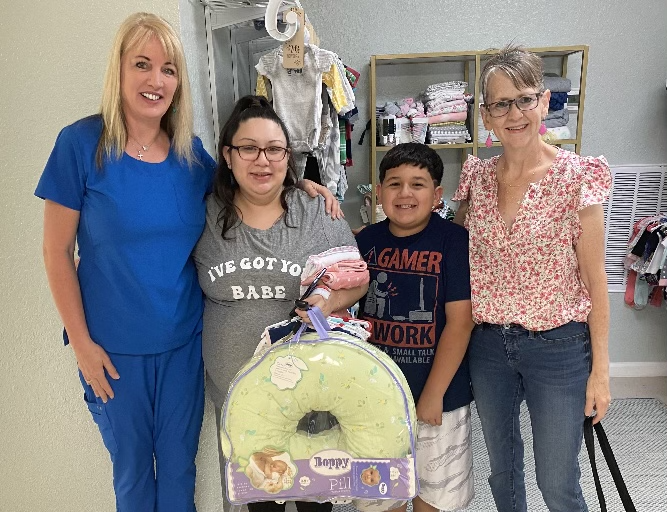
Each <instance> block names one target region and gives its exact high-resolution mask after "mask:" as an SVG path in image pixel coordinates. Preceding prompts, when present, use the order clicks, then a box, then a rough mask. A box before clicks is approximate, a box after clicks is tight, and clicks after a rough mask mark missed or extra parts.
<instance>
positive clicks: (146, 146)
mask: <svg viewBox="0 0 667 512" xmlns="http://www.w3.org/2000/svg"><path fill="white" fill-rule="evenodd" d="M159 136H160V132H158V133H157V135H156V136H155V138H154V139H153V140H152V141H151V143H150V144H141V143H140V142H139V141H138V140H137V139H135V138H134V137H132V135H129V137H130V140H131V141H132V142H133V143H134V145H135V146H137V157H138V158H139V160H141V161H142V162H143V160H144V154H143V153H142V152H141V151H142V150H143V151H146V152H148V150H149V149H151V146H152V145H153V144H155V141H157V139H158V137H159Z"/></svg>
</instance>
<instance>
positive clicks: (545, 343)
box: [454, 47, 611, 512]
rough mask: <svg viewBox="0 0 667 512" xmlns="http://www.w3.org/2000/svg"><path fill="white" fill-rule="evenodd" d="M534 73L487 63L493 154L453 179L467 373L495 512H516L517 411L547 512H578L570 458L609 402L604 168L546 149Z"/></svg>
mask: <svg viewBox="0 0 667 512" xmlns="http://www.w3.org/2000/svg"><path fill="white" fill-rule="evenodd" d="M542 76H543V67H542V60H541V59H540V58H539V57H538V56H537V55H535V54H533V53H530V52H527V51H525V50H523V49H522V48H519V47H507V48H504V49H502V50H501V51H500V52H499V53H498V54H496V55H494V56H492V57H491V59H490V60H489V61H488V62H487V63H486V65H485V67H484V69H483V71H482V74H481V77H480V86H481V91H482V95H483V98H484V104H483V107H482V118H483V121H484V126H485V127H486V129H488V130H493V131H494V132H495V134H496V137H497V138H498V139H499V140H500V142H501V143H502V145H503V154H502V155H500V156H496V157H493V158H490V159H488V160H480V159H478V158H476V157H472V156H471V157H470V158H468V160H467V161H466V163H465V164H464V166H463V172H462V174H461V181H460V184H459V188H458V190H457V191H456V194H455V195H454V199H455V200H458V201H460V208H459V211H458V213H457V217H456V219H455V222H458V223H460V224H464V225H465V226H466V227H467V228H468V230H469V232H470V272H471V276H470V277H471V286H472V305H473V316H474V319H475V322H476V323H477V324H478V325H477V326H476V327H475V329H474V331H473V335H472V338H471V341H470V348H469V351H470V352H469V354H470V373H471V379H472V385H473V391H474V394H475V401H476V403H477V410H478V412H479V416H480V419H481V422H482V429H483V431H484V439H485V442H486V446H487V450H488V452H489V458H490V462H491V476H490V477H489V483H490V485H491V490H492V492H493V496H494V500H495V502H496V507H497V508H498V510H499V511H501V512H504V511H510V510H511V511H525V510H527V505H526V492H525V486H524V471H523V467H524V464H523V453H524V451H523V442H522V439H521V432H520V429H519V408H520V405H521V402H522V401H523V400H525V401H526V405H527V407H528V411H529V413H530V417H531V424H532V430H533V438H534V453H535V465H536V476H537V483H538V486H539V488H540V490H541V491H542V496H543V497H544V501H545V502H546V504H547V506H548V508H549V510H551V511H557V510H558V511H565V510H567V511H569V512H573V511H586V510H588V509H587V507H586V503H585V502H584V498H583V496H582V492H581V487H580V485H579V477H580V471H579V464H578V459H577V457H578V454H579V450H580V447H581V439H582V436H583V425H584V418H585V416H590V415H592V414H593V413H595V414H596V416H595V421H599V420H600V419H601V418H602V417H604V415H605V414H606V412H607V408H608V407H609V403H610V401H611V397H610V392H609V355H608V345H607V338H608V324H609V303H608V295H607V279H606V275H605V271H604V225H603V212H602V204H601V203H602V202H603V201H604V200H605V199H606V197H607V196H608V194H609V191H610V189H611V174H610V171H609V167H608V165H607V161H606V160H605V159H604V157H599V158H591V157H581V156H579V155H577V154H575V153H571V152H569V151H565V150H563V149H559V148H556V147H553V146H550V145H548V144H546V143H544V142H543V141H542V140H541V137H540V133H543V132H544V127H543V126H542V124H543V120H544V118H545V117H546V115H547V111H548V108H549V97H550V92H549V91H548V90H544V86H543V81H542Z"/></svg>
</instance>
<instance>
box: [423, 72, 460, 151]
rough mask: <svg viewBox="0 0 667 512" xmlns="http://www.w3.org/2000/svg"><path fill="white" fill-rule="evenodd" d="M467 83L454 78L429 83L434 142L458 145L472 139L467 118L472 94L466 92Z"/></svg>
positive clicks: (428, 109)
mask: <svg viewBox="0 0 667 512" xmlns="http://www.w3.org/2000/svg"><path fill="white" fill-rule="evenodd" d="M466 87H468V83H467V82H460V81H450V82H441V83H438V84H433V85H429V86H428V87H427V88H426V91H424V94H423V98H424V105H425V107H426V115H427V117H428V124H429V129H428V138H429V142H430V143H431V144H457V143H464V142H468V141H470V133H469V132H468V128H467V127H466V124H465V121H466V120H467V119H468V110H469V106H470V103H471V102H472V96H471V95H470V94H465V90H466Z"/></svg>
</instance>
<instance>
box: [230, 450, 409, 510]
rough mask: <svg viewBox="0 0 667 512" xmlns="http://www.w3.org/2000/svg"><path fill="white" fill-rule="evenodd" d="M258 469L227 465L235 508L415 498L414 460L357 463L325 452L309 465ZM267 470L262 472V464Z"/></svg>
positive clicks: (283, 463) (252, 463) (251, 464)
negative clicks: (293, 502)
mask: <svg viewBox="0 0 667 512" xmlns="http://www.w3.org/2000/svg"><path fill="white" fill-rule="evenodd" d="M281 457H282V458H281V459H280V460H275V459H274V460H273V461H270V462H266V461H265V460H261V461H260V463H259V464H258V463H257V462H256V459H253V458H252V457H251V460H249V461H242V462H246V464H244V467H242V466H241V464H239V463H237V462H234V463H229V462H228V463H227V467H226V472H227V496H228V498H229V501H230V502H231V503H233V504H242V503H249V502H253V501H269V500H276V501H280V500H313V501H330V500H332V499H346V498H352V499H394V500H409V499H412V498H414V496H415V495H416V494H417V482H416V477H415V467H414V459H413V458H412V457H405V458H396V459H355V458H353V457H351V456H350V455H349V454H348V453H346V452H343V451H340V450H325V451H323V452H320V453H317V454H315V455H314V456H312V457H311V458H310V459H297V460H291V459H290V458H289V455H288V454H283V455H282V456H281ZM265 463H266V464H269V465H267V466H265V468H264V470H262V469H260V466H262V465H263V464H265Z"/></svg>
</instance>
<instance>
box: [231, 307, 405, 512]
mask: <svg viewBox="0 0 667 512" xmlns="http://www.w3.org/2000/svg"><path fill="white" fill-rule="evenodd" d="M309 315H310V317H311V320H312V322H313V326H314V327H315V328H316V330H317V332H306V333H304V332H303V331H304V328H303V327H302V328H301V329H300V330H299V332H297V334H296V335H295V336H294V338H292V339H290V340H287V341H283V342H279V343H277V344H274V345H272V346H271V347H270V348H269V349H267V350H266V351H265V352H263V353H261V354H258V355H256V356H255V357H253V358H252V359H251V360H250V361H249V362H248V363H247V364H246V365H245V366H244V367H243V368H242V369H241V370H240V371H239V373H238V374H237V376H236V378H235V379H234V380H233V382H232V384H231V386H230V389H229V394H228V395H227V400H226V402H225V405H224V408H223V411H222V425H221V443H222V449H223V453H224V454H225V457H226V458H227V464H226V468H225V471H226V484H227V485H226V487H227V495H228V498H229V501H230V502H231V503H233V504H242V503H249V502H254V501H270V500H275V501H281V500H300V501H320V502H321V501H335V502H336V501H342V500H346V499H357V498H358V499H363V500H385V499H387V500H388V499H391V500H407V499H411V498H413V497H414V496H415V495H416V493H417V483H416V470H415V464H414V453H415V450H414V437H415V435H416V430H415V424H416V414H415V406H414V401H413V399H412V395H411V393H410V389H409V387H408V384H407V382H406V381H405V377H404V376H403V374H402V373H401V371H400V370H399V368H398V366H396V364H395V363H394V362H393V361H392V360H391V359H390V358H389V357H388V356H387V355H386V354H385V353H383V352H382V351H380V350H378V349H376V348H375V347H373V346H372V345H370V344H369V343H366V342H365V341H362V340H361V339H358V338H356V337H354V336H351V335H348V334H346V333H342V332H328V331H327V329H328V324H327V321H326V319H325V318H324V317H323V316H322V314H321V312H320V311H319V310H318V309H313V310H311V311H309ZM311 411H328V412H329V413H330V414H331V415H333V416H335V418H336V419H337V420H338V424H337V425H335V427H333V428H330V429H328V430H325V431H323V432H320V433H318V434H315V435H312V434H309V433H308V432H305V431H303V430H298V429H297V425H298V424H299V422H300V420H301V419H302V418H303V417H304V415H306V414H308V413H310V412H311Z"/></svg>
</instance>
